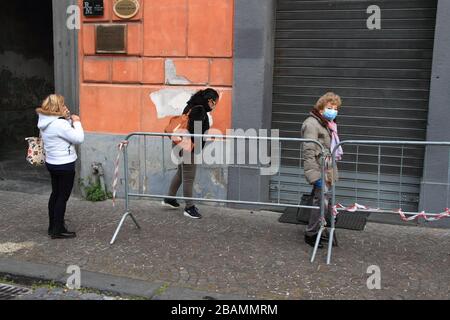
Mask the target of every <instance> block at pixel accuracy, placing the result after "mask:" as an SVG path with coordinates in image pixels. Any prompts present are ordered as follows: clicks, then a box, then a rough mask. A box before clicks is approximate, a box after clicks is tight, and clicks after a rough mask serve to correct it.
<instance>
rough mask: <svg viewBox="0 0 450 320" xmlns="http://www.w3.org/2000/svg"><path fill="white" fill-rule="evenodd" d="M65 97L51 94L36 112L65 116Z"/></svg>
mask: <svg viewBox="0 0 450 320" xmlns="http://www.w3.org/2000/svg"><path fill="white" fill-rule="evenodd" d="M64 106H65V101H64V97H63V96H62V95H59V94H51V95H49V96H48V97H47V98H45V99H44V101H43V102H42V105H41V107H40V108H38V109H37V110H36V111H37V112H39V113H43V114H47V115H60V116H64V115H65V114H64Z"/></svg>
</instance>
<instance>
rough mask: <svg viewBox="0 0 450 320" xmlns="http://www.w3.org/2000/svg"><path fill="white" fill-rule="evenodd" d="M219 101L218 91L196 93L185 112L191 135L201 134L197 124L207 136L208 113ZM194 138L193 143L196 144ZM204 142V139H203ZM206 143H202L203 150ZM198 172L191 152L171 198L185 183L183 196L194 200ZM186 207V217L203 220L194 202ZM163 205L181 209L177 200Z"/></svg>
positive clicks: (209, 90)
mask: <svg viewBox="0 0 450 320" xmlns="http://www.w3.org/2000/svg"><path fill="white" fill-rule="evenodd" d="M218 101H219V94H218V93H217V91H216V90H214V89H211V88H208V89H205V90H200V91H198V92H197V93H195V94H194V95H193V96H192V97H191V99H190V100H189V101H188V102H187V105H186V108H184V110H183V114H189V122H188V131H189V133H191V134H194V133H195V134H200V132H194V129H195V123H196V122H197V123H201V126H202V128H201V129H202V130H201V134H205V132H207V131H208V130H209V128H210V124H209V117H208V113H209V112H211V111H213V110H214V109H215V108H216V105H217V102H218ZM194 140H195V139H194V138H192V142H193V143H194ZM202 140H203V139H202ZM204 145H205V142H204V141H203V142H202V148H203V147H204ZM196 171H197V165H196V164H195V163H194V152H191V161H190V163H182V164H180V165H179V166H178V170H177V173H176V174H175V176H174V177H173V179H172V183H171V184H170V188H169V196H171V197H175V196H176V194H177V192H178V189H179V188H180V186H181V183H183V196H184V197H185V198H192V194H193V187H194V179H195V173H196ZM185 202H186V207H185V209H184V215H185V216H186V217H189V218H193V219H201V217H202V216H201V214H200V213H199V212H198V209H197V207H196V206H195V205H194V202H193V201H192V200H186V201H185ZM163 205H165V206H169V207H171V208H179V207H180V204H179V203H178V202H177V200H175V199H164V201H163Z"/></svg>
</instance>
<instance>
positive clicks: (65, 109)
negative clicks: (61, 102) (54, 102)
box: [62, 106, 70, 119]
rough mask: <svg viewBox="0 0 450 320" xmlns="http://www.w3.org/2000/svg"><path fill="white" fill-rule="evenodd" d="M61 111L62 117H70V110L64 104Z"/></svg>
mask: <svg viewBox="0 0 450 320" xmlns="http://www.w3.org/2000/svg"><path fill="white" fill-rule="evenodd" d="M62 113H63V117H64V118H66V119H70V110H69V109H68V108H67V107H66V106H64V107H63V108H62Z"/></svg>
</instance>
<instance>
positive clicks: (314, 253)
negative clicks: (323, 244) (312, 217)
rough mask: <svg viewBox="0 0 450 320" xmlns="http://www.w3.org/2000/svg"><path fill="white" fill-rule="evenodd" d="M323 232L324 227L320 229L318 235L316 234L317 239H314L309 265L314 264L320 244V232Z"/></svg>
mask: <svg viewBox="0 0 450 320" xmlns="http://www.w3.org/2000/svg"><path fill="white" fill-rule="evenodd" d="M323 230H325V227H324V226H321V227H320V230H319V233H318V234H317V238H316V244H315V245H314V250H313V253H312V256H311V263H313V262H314V259H316V253H317V249H318V248H319V243H320V237H322V232H323Z"/></svg>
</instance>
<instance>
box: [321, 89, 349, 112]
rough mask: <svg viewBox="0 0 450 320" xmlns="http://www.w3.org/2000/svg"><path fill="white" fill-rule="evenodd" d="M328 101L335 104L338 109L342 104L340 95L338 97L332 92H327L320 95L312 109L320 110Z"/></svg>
mask: <svg viewBox="0 0 450 320" xmlns="http://www.w3.org/2000/svg"><path fill="white" fill-rule="evenodd" d="M330 102H331V103H332V104H335V105H336V106H337V107H338V109H339V108H340V107H341V105H342V100H341V97H339V96H338V95H337V94H335V93H334V92H327V93H325V94H324V95H323V96H321V97H320V98H319V100H317V102H316V105H315V106H314V109H316V110H317V111H322V110H323V109H325V106H326V105H327V104H328V103H330Z"/></svg>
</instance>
